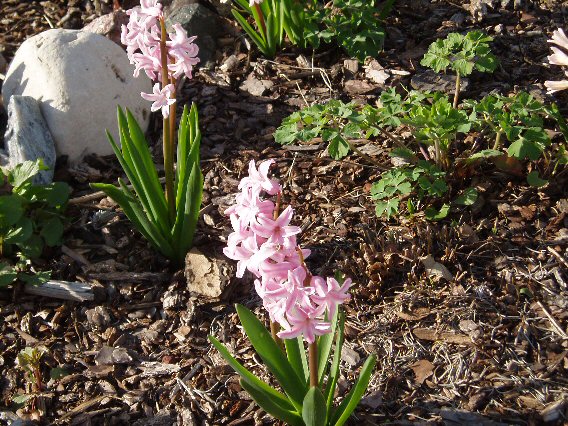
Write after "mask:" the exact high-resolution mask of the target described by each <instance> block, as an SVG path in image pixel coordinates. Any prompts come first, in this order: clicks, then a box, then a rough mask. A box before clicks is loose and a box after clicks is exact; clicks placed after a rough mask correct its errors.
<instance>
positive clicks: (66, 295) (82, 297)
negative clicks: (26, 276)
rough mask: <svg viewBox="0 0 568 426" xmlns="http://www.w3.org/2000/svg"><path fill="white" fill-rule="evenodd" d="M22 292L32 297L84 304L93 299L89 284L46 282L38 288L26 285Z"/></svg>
mask: <svg viewBox="0 0 568 426" xmlns="http://www.w3.org/2000/svg"><path fill="white" fill-rule="evenodd" d="M24 291H25V292H26V293H27V294H32V295H34V296H44V297H53V298H55V299H63V300H72V301H75V302H85V301H91V300H94V299H95V295H94V293H93V290H92V288H91V284H89V283H82V282H69V281H48V282H46V283H44V284H42V285H40V286H35V285H31V284H26V285H25V286H24Z"/></svg>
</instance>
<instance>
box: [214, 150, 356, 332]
mask: <svg viewBox="0 0 568 426" xmlns="http://www.w3.org/2000/svg"><path fill="white" fill-rule="evenodd" d="M273 163H274V160H269V161H265V162H263V163H261V164H260V165H259V166H258V169H257V168H256V165H255V162H254V160H252V161H251V162H250V164H249V175H248V176H246V177H244V178H243V179H242V180H241V182H240V184H239V189H240V190H241V192H240V193H239V194H238V195H237V203H236V204H235V205H233V206H231V207H229V209H227V210H226V212H225V214H227V215H229V217H230V219H231V225H232V227H233V232H232V233H231V234H230V235H229V237H228V240H227V247H225V248H224V249H223V252H224V253H225V255H226V256H227V257H228V258H230V259H233V260H236V261H238V264H237V277H239V278H242V276H243V275H244V273H245V271H246V270H248V271H250V272H251V273H252V274H254V276H255V277H256V278H257V279H256V280H255V282H254V284H255V288H256V291H257V293H258V295H259V296H260V297H261V298H262V301H263V305H264V307H265V308H266V310H267V311H268V313H269V316H270V320H271V321H272V322H277V323H279V324H280V325H281V326H282V328H283V330H282V331H281V332H279V333H278V336H279V337H281V338H283V339H291V338H294V337H298V336H300V335H302V334H303V335H304V338H305V339H306V341H307V342H308V343H313V342H314V340H315V337H316V336H320V335H323V334H326V333H329V332H330V330H331V328H330V323H329V321H326V320H325V313H326V311H327V315H328V318H332V317H333V315H334V314H335V311H336V309H337V306H338V305H339V304H341V303H343V302H344V301H346V300H348V299H349V297H350V296H349V294H348V293H347V292H348V290H349V287H350V285H351V280H350V279H346V280H345V281H344V283H343V284H342V285H340V284H339V283H338V282H337V280H335V278H327V280H325V279H323V278H322V277H318V276H312V275H311V274H309V273H308V271H307V270H306V267H305V265H304V263H303V259H304V258H306V257H308V256H309V254H310V251H309V250H305V249H302V250H300V248H299V247H298V244H297V241H296V237H297V235H298V234H299V233H300V232H301V229H300V228H299V227H298V226H294V225H290V222H291V220H292V216H293V213H294V212H293V210H292V207H290V206H288V207H286V208H285V209H284V210H283V211H282V212H281V213H280V214H279V215H278V214H277V217H275V216H276V215H275V209H276V208H277V207H276V205H275V204H274V203H273V202H272V201H271V200H269V199H264V198H263V195H264V194H268V195H279V194H281V186H280V184H279V183H278V182H277V181H276V180H274V179H271V178H269V177H268V171H269V169H270V166H271V165H272V164H273ZM300 253H301V255H300Z"/></svg>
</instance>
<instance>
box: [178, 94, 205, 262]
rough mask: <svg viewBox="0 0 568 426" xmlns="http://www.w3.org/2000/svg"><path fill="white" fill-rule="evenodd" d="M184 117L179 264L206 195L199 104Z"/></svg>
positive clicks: (189, 241)
mask: <svg viewBox="0 0 568 426" xmlns="http://www.w3.org/2000/svg"><path fill="white" fill-rule="evenodd" d="M186 112H187V109H186V111H184V115H183V116H182V124H181V125H180V126H181V127H185V129H184V131H181V128H180V136H185V139H183V140H180V141H179V143H178V147H179V145H183V147H182V148H181V149H178V153H179V154H180V155H182V157H178V169H179V170H178V177H177V180H176V187H177V188H176V190H177V194H176V220H175V224H174V227H173V231H172V241H173V242H174V243H175V244H177V245H178V246H177V247H176V253H177V261H178V263H181V262H183V258H184V257H185V254H186V253H187V252H188V251H189V249H190V248H191V246H192V243H193V235H194V233H195V228H196V227H197V220H198V218H199V208H200V207H201V199H202V196H203V174H202V173H201V169H200V167H199V149H200V145H201V132H200V131H199V122H198V115H197V107H196V106H195V104H194V105H192V107H191V112H190V113H189V114H186Z"/></svg>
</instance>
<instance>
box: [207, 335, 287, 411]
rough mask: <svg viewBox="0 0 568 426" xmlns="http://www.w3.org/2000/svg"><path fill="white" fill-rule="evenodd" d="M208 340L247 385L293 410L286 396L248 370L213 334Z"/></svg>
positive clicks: (281, 405) (283, 406) (285, 407)
mask: <svg viewBox="0 0 568 426" xmlns="http://www.w3.org/2000/svg"><path fill="white" fill-rule="evenodd" d="M209 341H210V342H211V344H212V345H213V346H215V349H217V350H218V351H219V353H220V354H221V356H222V357H223V358H224V359H225V361H227V363H228V364H229V365H230V366H231V367H232V368H233V370H235V371H236V372H237V373H238V374H239V375H240V376H241V378H242V379H243V380H244V381H245V382H247V383H248V384H249V385H251V386H254V387H255V389H257V390H259V391H262V392H263V393H264V394H266V395H267V396H269V397H270V398H271V399H272V400H273V401H274V403H275V404H277V405H279V406H280V407H282V408H284V409H286V410H288V411H291V410H294V408H295V407H294V406H293V405H292V404H290V402H289V400H288V398H286V396H284V395H283V394H281V393H280V392H278V391H277V390H276V389H274V388H272V387H270V386H269V385H267V384H266V383H264V382H263V381H262V380H260V379H259V378H258V377H256V376H255V375H254V374H252V373H251V372H250V371H248V370H247V369H246V368H245V367H243V365H242V364H241V363H240V362H239V361H237V360H236V359H235V358H234V357H233V356H232V355H231V354H230V353H229V351H228V350H227V348H226V347H225V346H224V345H223V344H222V343H221V342H220V341H219V340H217V338H215V336H209Z"/></svg>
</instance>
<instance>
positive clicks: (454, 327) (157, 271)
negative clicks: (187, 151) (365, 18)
mask: <svg viewBox="0 0 568 426" xmlns="http://www.w3.org/2000/svg"><path fill="white" fill-rule="evenodd" d="M67 3H69V4H67ZM71 3H72V2H64V1H44V2H33V1H30V2H18V1H16V0H8V1H6V2H3V4H2V5H1V6H0V14H1V16H2V18H1V19H0V44H1V45H3V46H4V55H5V56H6V57H7V58H8V59H10V58H11V57H12V56H13V53H14V51H15V49H16V48H17V46H18V45H19V44H20V43H21V42H22V41H23V40H25V38H26V37H29V36H30V35H32V34H35V33H37V32H40V31H43V30H45V29H47V28H49V26H50V25H53V26H64V25H66V24H65V23H66V22H69V21H70V19H71V18H69V19H67V20H63V22H61V21H62V18H63V17H65V16H67V15H68V14H69V10H70V8H73V7H74V8H76V9H77V10H78V11H75V12H73V13H74V16H75V17H76V18H74V19H75V24H73V25H75V26H78V27H80V26H82V25H83V24H84V23H86V22H87V21H89V20H91V19H92V17H93V16H94V14H95V13H96V11H95V7H94V5H91V2H88V1H85V2H80V1H77V2H74V3H73V4H71ZM96 3H97V4H99V7H102V9H99V10H102V12H104V11H107V10H110V9H111V8H112V4H110V3H111V2H103V1H101V2H96ZM399 3H401V5H399V6H397V7H395V10H394V12H393V14H392V16H391V17H390V18H389V20H388V26H387V34H388V36H387V40H386V46H385V52H384V54H382V55H381V56H380V57H379V58H378V61H379V62H380V63H381V65H383V66H384V67H385V68H387V69H395V70H403V71H409V72H410V75H404V73H400V74H395V75H394V76H393V77H392V78H391V79H390V80H388V81H387V86H391V85H397V84H399V83H400V84H403V85H405V86H409V85H410V78H411V76H412V75H413V74H414V73H415V72H416V70H417V68H419V65H418V63H419V61H420V57H421V56H422V55H423V53H424V51H425V50H426V48H427V46H428V44H429V43H430V42H431V41H433V40H434V39H436V38H438V37H443V36H445V35H446V34H447V33H448V32H451V31H466V30H467V29H473V28H475V29H482V30H484V31H486V32H488V33H489V34H490V35H492V36H494V37H495V41H494V43H493V45H492V47H493V51H494V53H495V54H496V55H497V56H498V57H499V58H500V60H501V63H502V65H501V67H500V69H499V70H498V71H497V72H496V73H495V74H494V75H491V76H490V77H487V76H486V75H482V76H475V75H474V76H473V77H472V78H471V81H470V86H469V92H468V93H467V96H469V97H478V96H480V95H481V94H483V93H487V92H489V91H491V90H493V89H497V90H499V91H501V92H502V93H510V92H513V91H518V90H530V91H531V93H533V94H535V96H538V97H539V98H541V99H545V100H547V101H548V100H550V98H547V97H546V95H545V91H544V89H543V86H542V83H543V81H544V80H545V79H559V78H560V77H561V72H560V71H559V70H558V69H551V68H549V67H545V66H543V61H544V59H545V56H546V55H547V54H548V49H549V46H548V45H547V43H546V39H547V34H550V33H551V31H552V30H553V29H556V28H557V27H558V26H562V24H563V23H565V22H566V17H567V15H568V10H566V6H563V5H562V2H560V1H557V2H554V1H548V2H540V3H539V2H524V5H523V6H522V7H521V9H520V10H514V9H513V2H512V1H511V2H509V3H510V4H509V5H508V6H507V7H506V8H502V9H497V10H496V11H492V12H491V11H490V13H489V14H488V15H485V16H483V17H482V19H481V20H480V21H478V22H472V20H471V19H470V14H469V12H468V11H467V10H465V9H464V7H461V6H460V2H453V1H438V2H428V1H422V0H416V1H414V0H413V1H411V2H399ZM402 3H405V4H404V5H402ZM497 3H498V2H497ZM101 5H102V6H101ZM105 8H106V9H105ZM46 16H47V18H49V19H47V18H46ZM50 23H51V24H50ZM228 25H230V24H228ZM223 40H224V43H223V45H224V46H225V48H224V49H223V51H221V52H219V54H218V55H219V57H218V61H217V63H218V65H221V64H223V63H224V61H225V59H226V58H227V57H229V56H230V55H232V54H236V55H237V58H238V60H239V62H238V65H237V66H236V67H235V68H232V69H231V70H230V71H222V70H221V69H220V68H219V67H218V66H217V67H215V68H214V69H209V70H205V69H202V70H200V71H199V72H198V73H197V74H196V76H195V78H194V79H193V80H191V81H187V82H186V83H185V85H184V86H183V88H182V90H181V94H180V96H179V98H180V99H181V100H182V101H186V102H196V103H197V105H198V106H199V111H200V117H201V126H202V132H203V142H202V144H203V149H202V166H203V173H204V175H205V193H204V199H203V207H204V211H203V214H202V216H201V220H200V224H199V229H198V233H197V236H196V240H195V244H196V246H197V248H198V249H200V250H201V251H203V252H204V253H205V254H207V255H208V256H210V257H211V258H222V247H223V245H224V242H225V239H226V236H227V235H228V233H229V232H230V224H229V221H228V220H227V218H226V217H225V216H224V215H223V211H224V210H225V208H226V207H227V206H228V205H229V204H230V203H231V197H230V194H233V193H235V192H236V191H237V184H238V180H239V179H240V178H241V177H242V176H244V175H245V174H246V173H247V166H248V162H249V161H250V160H251V159H257V160H263V159H269V158H274V159H275V160H276V164H277V168H276V169H275V174H276V175H277V176H278V177H279V178H280V179H281V180H282V182H283V184H284V189H285V190H284V200H283V201H284V203H286V204H291V205H292V206H293V207H294V209H295V222H296V224H301V226H302V228H303V233H302V236H301V244H302V246H304V247H309V248H310V249H312V253H313V254H312V256H311V257H310V258H309V259H308V260H309V262H308V263H309V266H310V267H311V268H312V270H313V272H314V273H317V274H324V275H331V274H333V272H334V271H335V270H336V269H340V270H342V271H343V272H345V273H346V274H347V275H348V276H350V277H352V278H353V280H354V282H355V283H356V286H355V287H354V288H353V292H352V293H353V297H352V299H351V301H350V302H349V303H348V304H347V306H346V311H347V325H346V348H345V349H344V352H345V353H344V356H343V362H342V379H341V381H340V384H339V387H340V395H338V396H342V395H344V394H346V393H347V392H348V390H349V388H350V386H351V384H352V383H353V381H354V378H355V377H356V373H357V371H358V368H359V367H360V366H361V365H362V363H363V361H364V359H365V358H366V357H367V355H368V354H370V353H375V354H377V356H378V362H377V367H376V369H375V372H374V374H373V377H372V379H371V384H370V386H369V390H368V393H367V395H366V397H365V398H364V400H363V402H362V404H361V406H360V407H359V409H358V410H357V411H356V417H355V416H354V417H353V419H352V420H351V424H354V425H355V424H357V425H359V424H408V423H428V424H451V425H458V424H462V425H463V424H470V425H474V424H475V425H480V424H483V425H497V424H520V425H528V424H535V425H536V424H543V422H544V421H550V424H562V423H563V422H565V421H566V420H565V419H566V417H564V416H565V415H566V406H567V402H568V391H567V389H568V375H567V371H568V335H567V329H568V328H567V327H568V284H567V283H568V274H567V270H568V263H567V260H566V259H567V258H568V256H567V251H566V250H567V247H568V229H567V228H568V219H567V213H568V198H567V192H566V188H568V173H566V170H565V169H564V170H562V171H561V172H560V173H558V174H557V175H556V176H555V177H554V178H553V179H552V180H551V182H550V184H549V185H547V186H546V187H544V188H541V189H535V188H532V187H529V186H528V185H527V184H526V182H525V179H524V178H523V177H514V176H509V175H506V174H503V173H501V172H497V171H495V170H493V169H487V170H483V171H480V173H479V175H478V176H476V177H475V179H476V180H475V182H474V184H475V185H477V186H478V187H480V188H483V192H482V196H481V198H482V200H480V202H479V203H477V204H476V206H475V208H473V209H468V210H464V211H463V212H462V213H461V214H459V215H457V214H456V215H453V216H452V217H451V218H450V219H448V220H444V221H442V222H434V223H433V222H428V221H426V220H425V219H424V218H423V217H420V216H415V217H412V218H407V217H402V216H401V217H398V218H396V219H393V220H391V221H388V222H387V221H385V220H383V219H379V218H377V217H376V216H375V214H374V207H373V204H372V202H371V200H370V194H369V186H370V185H369V184H370V182H373V181H374V180H376V179H377V178H378V176H380V173H381V170H379V169H377V168H376V167H375V166H374V165H373V164H371V163H367V162H366V161H365V160H364V159H362V158H360V157H358V156H356V155H352V156H349V157H347V158H345V159H344V161H334V160H332V159H331V158H330V157H329V156H328V155H327V154H326V153H325V151H324V150H323V149H322V147H320V146H319V145H318V144H317V143H316V144H315V145H308V146H306V147H301V148H298V147H297V148H294V147H292V148H290V149H288V148H283V147H280V146H278V145H276V144H275V143H274V139H273V136H272V134H273V132H274V130H275V128H276V127H277V126H279V125H280V123H281V121H282V119H283V118H284V117H286V116H287V115H288V114H290V113H291V112H293V111H295V110H297V109H298V108H301V107H303V106H305V105H306V104H312V103H315V102H324V101H326V100H328V99H330V98H340V99H343V100H356V101H357V102H361V103H373V102H374V101H376V99H377V95H378V94H380V92H381V90H383V89H384V88H385V86H383V85H379V84H376V83H373V82H370V81H368V80H367V79H366V78H365V73H364V71H363V69H361V68H360V70H359V71H358V72H357V73H356V74H352V73H349V72H347V71H345V70H344V68H343V66H342V64H343V61H344V59H346V58H345V57H344V55H343V54H342V53H341V52H340V51H338V50H337V49H335V48H333V47H328V48H327V49H326V48H324V49H323V50H321V51H319V52H318V53H317V54H316V55H315V59H314V60H315V64H316V65H317V67H318V69H317V70H312V69H309V68H306V67H305V66H303V65H301V62H300V63H298V62H296V57H297V56H298V53H299V52H296V51H294V50H292V49H287V50H285V51H284V52H283V53H282V54H281V55H280V56H278V57H277V58H276V59H275V60H274V61H267V60H264V59H262V58H261V57H258V58H257V57H255V56H252V58H249V57H248V56H247V54H246V53H239V52H236V51H235V47H234V46H236V45H238V43H237V42H236V41H235V40H234V36H231V35H230V34H228V35H227V36H226V37H225V38H224V39H223ZM240 49H241V50H242V51H243V52H245V49H244V48H243V47H240ZM308 59H310V60H311V58H309V55H308ZM251 74H252V76H253V77H255V78H257V79H262V80H270V81H271V82H272V83H273V86H272V88H270V89H269V90H267V91H266V93H264V94H263V96H252V95H249V94H246V93H244V92H242V91H239V86H240V84H241V83H242V82H243V81H244V80H246V79H247V77H249V76H250V75H251ZM567 99H568V97H567V96H566V94H559V95H558V96H557V97H556V101H557V102H558V104H559V106H560V107H561V109H562V110H563V112H564V113H565V115H566V113H567V112H568V110H567V108H566V106H567V103H566V100H567ZM183 103H184V102H180V104H182V105H183ZM159 134H160V130H159V120H155V123H154V124H153V125H152V126H151V129H150V130H149V135H150V140H152V141H155V153H156V162H158V163H159V162H160V159H159V156H160V141H159V138H160V135H159ZM368 145H369V146H368V147H367V148H371V146H372V148H373V149H374V151H373V152H374V154H373V155H375V156H376V158H378V159H380V160H381V161H388V156H387V155H386V151H387V150H386V147H387V146H388V145H387V142H386V141H382V140H375V141H373V142H372V143H369V144H368ZM119 175H120V168H119V165H118V163H117V162H116V160H114V159H113V158H97V157H90V158H87V159H85V162H84V163H83V164H81V165H79V166H77V167H74V168H68V167H66V166H65V165H62V166H61V167H60V168H59V169H58V171H57V176H58V178H59V179H65V180H67V181H68V182H69V183H70V184H71V185H72V187H73V189H74V193H73V197H74V198H75V200H74V202H73V204H72V205H71V206H70V207H69V210H68V215H69V217H70V218H71V222H70V223H69V227H68V230H67V232H66V240H65V246H64V247H63V248H61V249H56V250H53V251H52V252H51V253H49V256H46V257H45V264H44V265H42V266H43V267H45V269H51V270H52V271H53V278H55V279H61V280H69V281H87V282H91V283H94V288H95V297H96V298H95V301H94V302H85V303H74V302H61V301H58V300H55V299H48V298H39V297H37V296H30V295H27V294H25V293H24V292H23V291H22V289H21V288H15V289H13V290H4V291H2V292H0V370H1V371H2V374H1V375H0V401H1V402H0V403H1V404H4V405H5V406H6V407H7V408H9V407H11V404H12V398H13V397H14V396H15V395H16V394H22V393H24V392H29V391H30V388H29V385H28V384H26V380H25V378H24V372H23V371H22V370H21V369H20V368H19V367H18V366H17V365H16V356H17V354H18V353H19V352H20V351H21V350H22V349H24V348H25V347H26V346H41V347H44V348H46V352H45V354H44V357H43V359H42V370H41V371H42V378H43V383H44V385H45V386H44V389H43V393H42V398H43V403H44V404H45V412H44V413H43V415H42V416H38V413H37V411H35V412H34V411H32V412H31V413H30V410H29V408H30V407H29V406H28V410H24V411H20V412H19V414H21V415H22V416H24V415H26V414H28V415H30V416H31V417H34V416H36V420H38V422H40V423H41V424H74V425H79V424H85V425H90V424H105V425H107V424H108V425H116V424H134V425H161V424H163V425H169V424H173V422H174V421H178V424H187V425H191V424H210V425H218V424H226V425H233V426H234V425H245V424H272V423H273V420H272V419H271V418H270V417H269V416H267V415H266V414H265V413H264V412H263V411H262V410H261V409H259V408H258V407H257V406H256V405H255V404H254V403H253V402H252V400H251V399H250V397H248V395H247V394H246V393H245V392H244V391H243V390H242V389H241V387H240V386H239V384H238V376H237V375H236V374H235V373H234V372H233V370H232V369H231V368H230V367H229V366H227V365H226V364H225V363H224V361H223V360H222V358H221V357H220V355H219V354H218V353H216V351H215V350H214V349H213V348H212V347H211V345H210V344H209V343H208V341H207V335H208V334H214V335H215V336H217V337H218V338H219V339H220V340H221V341H222V342H224V343H225V344H226V345H227V346H228V347H229V348H231V349H232V351H233V353H235V354H236V355H237V357H238V358H239V359H240V360H242V361H243V362H244V363H245V364H246V365H247V366H248V367H250V368H252V369H253V370H254V371H256V372H258V374H260V375H261V376H263V377H265V378H266V379H267V380H268V378H267V377H266V372H265V370H264V369H263V367H262V366H261V365H260V364H259V360H258V357H257V356H256V354H255V353H254V351H253V350H252V349H251V347H250V345H249V343H248V341H247V340H246V338H245V337H244V335H243V333H242V330H241V328H240V326H239V322H238V318H237V316H236V313H235V310H234V308H233V303H235V302H238V303H243V304H245V305H246V306H248V307H250V308H252V309H254V310H255V311H256V312H257V313H259V314H261V315H263V313H262V310H261V309H260V300H259V298H258V297H257V296H256V295H255V293H254V290H253V288H252V287H251V282H250V278H249V279H245V280H236V279H234V280H233V281H232V283H231V287H232V288H231V290H232V291H230V292H229V295H228V296H226V297H224V298H222V299H221V300H214V301H211V300H204V299H203V298H197V297H194V295H192V293H191V292H190V291H189V289H188V285H187V282H186V279H185V277H184V273H183V271H173V270H172V269H171V268H170V266H169V265H168V262H167V261H166V260H165V259H163V258H161V257H160V256H159V255H157V254H156V253H155V252H154V251H152V250H151V249H150V248H149V246H148V245H147V244H146V243H145V241H143V239H142V238H141V237H140V235H139V234H137V233H136V232H134V231H133V229H132V227H131V225H130V224H129V222H128V221H127V220H126V219H125V217H124V216H123V215H122V214H115V206H114V204H113V203H112V202H111V201H110V200H108V199H104V198H98V199H94V200H91V201H82V199H80V198H78V197H81V196H83V195H88V194H90V193H91V192H92V191H91V190H90V189H89V187H88V183H90V182H95V181H110V182H112V181H115V180H116V177H117V176H119ZM429 261H430V263H431V262H432V261H434V262H436V263H435V264H434V266H431V265H430V266H427V265H429V263H428V262H429ZM441 265H443V266H441ZM436 271H438V272H440V271H442V272H441V274H442V275H446V273H449V274H450V279H449V280H448V279H445V278H443V277H442V278H440V277H439V276H438V274H437V273H436ZM446 277H447V276H446ZM53 368H62V369H63V370H65V372H66V373H65V375H64V376H63V377H61V378H50V370H51V369H53ZM34 408H37V407H34ZM4 414H5V413H4ZM0 415H3V413H0ZM0 419H3V420H6V419H8V417H7V415H5V416H4V417H1V416H0ZM1 421H2V420H0V422H1ZM8 423H9V421H8Z"/></svg>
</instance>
